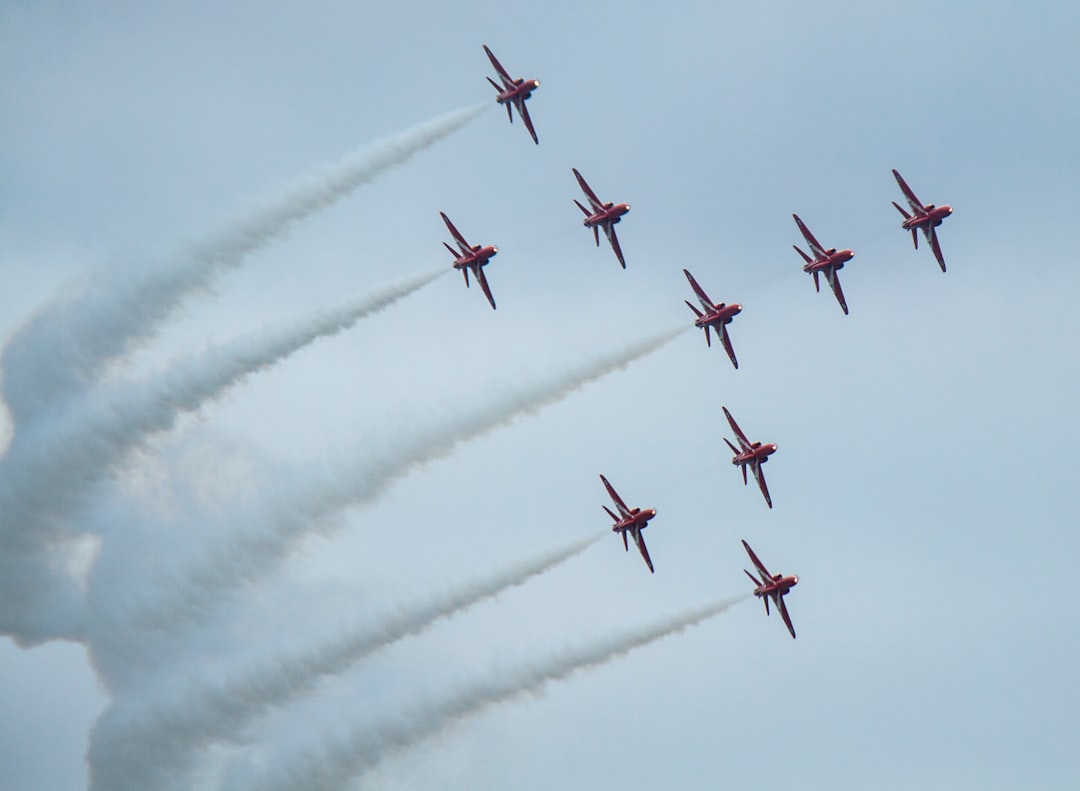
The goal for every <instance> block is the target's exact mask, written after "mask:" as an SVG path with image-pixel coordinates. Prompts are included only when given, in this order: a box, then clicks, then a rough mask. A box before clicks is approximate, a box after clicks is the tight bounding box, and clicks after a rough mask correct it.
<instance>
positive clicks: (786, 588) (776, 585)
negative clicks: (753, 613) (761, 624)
mask: <svg viewBox="0 0 1080 791" xmlns="http://www.w3.org/2000/svg"><path fill="white" fill-rule="evenodd" d="M742 545H743V546H744V547H746V554H748V555H749V556H750V562H751V563H753V564H754V568H755V569H757V572H758V574H760V575H761V579H758V578H757V577H755V576H754V575H753V574H751V573H750V572H749V571H747V570H746V569H743V572H744V573H745V574H746V576H748V577H749V578H750V579H752V580H753V581H754V595H755V596H757V597H758V598H759V599H762V600H764V602H765V614H766V615H768V614H769V599H772V600H773V604H775V605H776V609H778V610H779V611H780V617H781V618H783V619H784V624H785V625H786V626H787V628H788V631H789V632H791V636H792V638H794V637H795V627H794V626H792V625H791V616H790V615H788V611H787V605H785V604H784V597H785V596H786V595H787V594H788V593H790V592H791V589H792V588H794V587H795V586H796V585H798V584H799V578H798V577H796V576H795V575H794V574H792V575H791V576H788V577H782V576H781V575H779V574H770V573H769V570H768V569H767V568H765V564H764V563H762V562H761V561H760V560H758V556H757V555H755V554H754V550H752V549H750V545H749V544H747V543H746V541H743V542H742Z"/></svg>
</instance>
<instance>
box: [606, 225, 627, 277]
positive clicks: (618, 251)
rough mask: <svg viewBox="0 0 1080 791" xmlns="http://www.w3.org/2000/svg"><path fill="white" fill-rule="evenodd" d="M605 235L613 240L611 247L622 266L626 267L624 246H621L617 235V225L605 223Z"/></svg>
mask: <svg viewBox="0 0 1080 791" xmlns="http://www.w3.org/2000/svg"><path fill="white" fill-rule="evenodd" d="M604 236H606V237H607V240H608V241H609V242H611V249H612V250H614V251H615V257H616V258H618V259H619V263H620V264H621V265H622V268H623V269H626V260H625V259H624V258H623V254H622V248H621V247H619V237H618V236H616V235H615V226H614V225H612V224H611V223H609V222H606V223H604Z"/></svg>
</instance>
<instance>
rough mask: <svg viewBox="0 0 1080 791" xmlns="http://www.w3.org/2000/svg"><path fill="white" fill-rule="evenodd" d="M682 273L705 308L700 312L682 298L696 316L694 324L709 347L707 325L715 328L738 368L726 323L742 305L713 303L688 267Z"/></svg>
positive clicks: (740, 309) (710, 343) (732, 361)
mask: <svg viewBox="0 0 1080 791" xmlns="http://www.w3.org/2000/svg"><path fill="white" fill-rule="evenodd" d="M683 274H684V275H686V279H687V280H689V281H690V286H691V288H693V289H694V293H695V294H697V298H698V301H699V302H700V303H701V307H703V308H704V309H705V312H704V313H702V312H701V311H700V310H698V309H697V308H695V307H694V306H693V305H692V304H690V302H689V300H683V301H684V302H686V306H687V307H688V308H690V310H692V311H694V315H695V316H697V318H696V319H694V326H695V327H701V328H702V329H704V330H705V343H707V344H708V345H709V346H710V347H712V338H710V337H709V327H712V328H713V329H714V330H716V334H717V335H719V336H720V342H721V343H722V344H724V349H725V351H727V354H728V357H730V358H731V364H732V365H734V366H735V367H736V368H738V367H739V361H738V360H736V359H735V350H734V349H733V348H731V338H730V337H728V331H727V326H726V325H728V324H731V321H732V319H733V318H735V316H737V315H738V314H739V313H741V312H742V305H740V304H739V303H737V302H732V303H731V304H730V305H728V304H727V303H724V302H717V303H713V301H712V300H711V299H709V295H708V294H706V293H705V290H704V289H703V288H702V287H701V286H699V285H698V282H697V281H696V280H694V276H693V275H691V274H690V271H689V270H688V269H684V270H683Z"/></svg>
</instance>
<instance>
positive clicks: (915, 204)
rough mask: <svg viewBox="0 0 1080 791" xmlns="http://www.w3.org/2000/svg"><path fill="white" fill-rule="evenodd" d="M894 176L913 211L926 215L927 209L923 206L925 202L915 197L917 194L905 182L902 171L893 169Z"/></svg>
mask: <svg viewBox="0 0 1080 791" xmlns="http://www.w3.org/2000/svg"><path fill="white" fill-rule="evenodd" d="M892 174H893V176H895V177H896V183H897V184H899V185H900V191H901V192H903V193H904V197H905V198H907V199H908V203H909V204H910V205H911V208H912V209H913V210H917V213H919V214H925V213H926V209H925V207H924V206H923V202H922V201H921V200H919V199H918V198H916V197H915V193H914V192H912V191H911V187H909V186H908V184H907V182H906V181H904V177H903V176H901V175H900V171H898V170H897V169H896V168H893V172H892Z"/></svg>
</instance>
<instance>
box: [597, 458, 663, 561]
mask: <svg viewBox="0 0 1080 791" xmlns="http://www.w3.org/2000/svg"><path fill="white" fill-rule="evenodd" d="M600 480H601V481H603V482H604V488H606V489H607V493H608V494H609V495H611V499H612V501H613V502H614V503H615V507H616V508H618V509H619V515H618V516H615V514H613V513H612V512H611V509H610V508H608V507H607V506H606V505H602V506H600V507H601V508H603V509H604V510H605V511H607V515H608V516H610V517H611V518H612V519H614V520H615V524H614V525H612V526H611V529H612V530H613V531H614V532H616V533H622V542H623V549H626V550H629V549H630V543H629V541H627V538H626V534H627V533H629V534H630V535H632V536H633V537H634V543H635V544H637V547H638V549H639V550H641V557H643V558H645V565H646V566H648V567H649V571H650V572H652V570H653V565H652V560H650V559H649V550H647V549H646V548H645V538H644V537H643V536H642V535H641V531H642V530H644V529H645V528H646V526H648V524H649V520H650V519H652V518H653V517H654V516H656V509H655V508H627V507H626V503H624V502H623V501H622V498H621V497H619V495H618V493H617V492H616V491H615V489H613V488H612V486H611V484H610V483H608V479H607V478H605V477H604V476H603V475H601V476H600Z"/></svg>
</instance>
